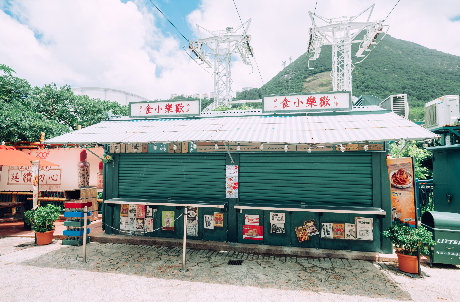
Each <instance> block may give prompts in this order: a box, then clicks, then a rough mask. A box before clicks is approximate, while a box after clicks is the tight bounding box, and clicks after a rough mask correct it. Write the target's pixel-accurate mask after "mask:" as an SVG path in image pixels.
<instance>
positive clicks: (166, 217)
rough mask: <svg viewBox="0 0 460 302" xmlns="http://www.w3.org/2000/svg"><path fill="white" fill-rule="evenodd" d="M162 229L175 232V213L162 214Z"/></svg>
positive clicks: (166, 212)
mask: <svg viewBox="0 0 460 302" xmlns="http://www.w3.org/2000/svg"><path fill="white" fill-rule="evenodd" d="M161 229H162V230H164V231H174V211H163V212H161Z"/></svg>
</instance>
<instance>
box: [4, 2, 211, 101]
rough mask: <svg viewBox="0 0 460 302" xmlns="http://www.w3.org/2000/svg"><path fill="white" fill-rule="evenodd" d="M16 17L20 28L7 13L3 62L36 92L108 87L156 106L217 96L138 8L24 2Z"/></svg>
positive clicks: (115, 4) (172, 40)
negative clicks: (174, 98)
mask: <svg viewBox="0 0 460 302" xmlns="http://www.w3.org/2000/svg"><path fill="white" fill-rule="evenodd" d="M12 10H13V12H14V13H15V14H18V16H19V19H20V20H21V23H20V22H18V21H16V20H15V19H13V18H11V17H10V16H8V15H6V14H5V13H3V12H2V11H0V28H3V29H5V28H8V30H0V40H1V41H2V43H0V57H1V58H4V59H2V63H4V64H7V65H9V66H11V67H12V68H13V69H15V70H16V72H17V73H18V76H20V77H23V78H26V79H27V80H29V81H30V82H31V84H33V85H43V84H46V83H50V82H55V83H57V84H58V85H63V84H71V85H72V86H73V87H78V86H92V87H94V86H96V87H107V88H114V89H120V90H125V91H128V92H131V93H135V94H138V95H141V96H144V97H147V98H150V99H155V98H168V97H169V96H170V94H171V93H192V92H194V91H195V90H197V89H198V90H205V91H210V90H211V88H210V87H212V83H210V84H208V83H206V82H205V81H201V80H200V77H196V76H194V77H190V75H191V74H193V73H197V72H198V71H199V66H195V65H196V64H195V63H194V62H192V61H191V60H190V59H189V58H188V56H187V55H186V54H185V52H184V51H183V50H182V49H181V48H180V45H179V42H178V41H177V40H176V39H175V38H174V37H166V36H164V35H163V34H162V33H161V31H160V30H159V29H158V28H156V27H155V25H154V20H155V17H154V16H153V15H152V14H150V13H148V12H147V11H146V9H145V8H144V7H138V6H136V5H135V4H134V3H133V2H127V3H126V4H123V3H121V2H120V1H118V0H97V1H95V0H81V1H75V2H67V1H51V0H35V1H19V2H16V4H15V5H14V6H13V7H12ZM22 23H23V24H22ZM34 33H35V34H38V35H40V36H41V37H40V39H39V40H37V39H36V37H35V36H34ZM157 68H161V69H162V73H161V76H160V77H156V76H155V71H156V69H157ZM207 84H208V85H207ZM182 91H183V92H182Z"/></svg>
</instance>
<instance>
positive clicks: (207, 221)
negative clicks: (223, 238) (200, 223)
mask: <svg viewBox="0 0 460 302" xmlns="http://www.w3.org/2000/svg"><path fill="white" fill-rule="evenodd" d="M203 220H204V228H205V229H208V230H214V216H213V215H203Z"/></svg>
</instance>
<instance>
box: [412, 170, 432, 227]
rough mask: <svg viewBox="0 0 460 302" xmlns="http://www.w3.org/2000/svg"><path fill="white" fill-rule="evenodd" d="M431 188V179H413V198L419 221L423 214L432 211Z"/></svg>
mask: <svg viewBox="0 0 460 302" xmlns="http://www.w3.org/2000/svg"><path fill="white" fill-rule="evenodd" d="M433 188H434V185H433V180H432V179H415V198H416V200H417V215H418V218H419V220H420V217H422V215H423V213H425V212H426V211H433V209H434V197H433Z"/></svg>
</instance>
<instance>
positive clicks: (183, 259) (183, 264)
mask: <svg viewBox="0 0 460 302" xmlns="http://www.w3.org/2000/svg"><path fill="white" fill-rule="evenodd" d="M186 252H187V207H184V240H183V243H182V272H183V273H185V272H186V271H187V270H186V269H185V253H186Z"/></svg>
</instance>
